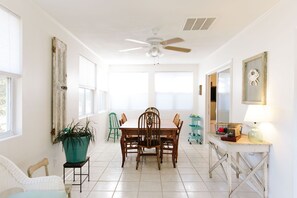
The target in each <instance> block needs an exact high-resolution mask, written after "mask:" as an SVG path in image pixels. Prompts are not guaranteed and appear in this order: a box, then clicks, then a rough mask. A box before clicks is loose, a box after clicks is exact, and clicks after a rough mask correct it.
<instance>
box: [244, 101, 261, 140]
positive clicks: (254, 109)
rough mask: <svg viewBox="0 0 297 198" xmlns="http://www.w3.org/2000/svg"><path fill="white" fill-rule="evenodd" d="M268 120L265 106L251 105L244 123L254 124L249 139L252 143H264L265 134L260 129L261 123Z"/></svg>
mask: <svg viewBox="0 0 297 198" xmlns="http://www.w3.org/2000/svg"><path fill="white" fill-rule="evenodd" d="M265 118H266V109H265V106H264V105H249V106H248V109H247V111H246V114H245V117H244V121H245V122H252V123H253V124H252V125H251V126H250V127H251V129H250V131H249V132H248V137H249V140H250V141H251V142H263V134H262V131H261V130H260V129H259V126H258V125H259V122H264V121H266V120H265Z"/></svg>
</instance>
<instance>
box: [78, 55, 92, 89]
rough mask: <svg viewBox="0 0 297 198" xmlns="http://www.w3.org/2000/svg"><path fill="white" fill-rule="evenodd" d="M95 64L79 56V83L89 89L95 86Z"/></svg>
mask: <svg viewBox="0 0 297 198" xmlns="http://www.w3.org/2000/svg"><path fill="white" fill-rule="evenodd" d="M95 72H96V64H95V63H93V62H91V61H89V60H88V59H86V58H84V57H82V56H80V57H79V85H80V86H81V87H86V88H90V89H95V87H96V79H95V76H96V75H95V74H96V73H95Z"/></svg>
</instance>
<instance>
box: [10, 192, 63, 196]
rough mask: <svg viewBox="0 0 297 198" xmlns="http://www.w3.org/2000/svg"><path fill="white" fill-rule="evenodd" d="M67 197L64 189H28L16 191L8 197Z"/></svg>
mask: <svg viewBox="0 0 297 198" xmlns="http://www.w3.org/2000/svg"><path fill="white" fill-rule="evenodd" d="M41 197H42V198H67V195H66V193H65V192H62V191H27V192H19V193H15V194H13V195H11V196H9V197H8V198H41Z"/></svg>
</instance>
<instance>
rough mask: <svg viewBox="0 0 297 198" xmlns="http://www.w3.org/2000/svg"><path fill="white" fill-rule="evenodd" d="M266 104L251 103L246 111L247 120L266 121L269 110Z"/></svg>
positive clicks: (245, 119) (245, 118)
mask: <svg viewBox="0 0 297 198" xmlns="http://www.w3.org/2000/svg"><path fill="white" fill-rule="evenodd" d="M266 111H267V110H266V108H265V106H264V105H249V106H248V109H247V111H246V114H245V117H244V121H245V122H264V121H267V119H266V117H267V112H266Z"/></svg>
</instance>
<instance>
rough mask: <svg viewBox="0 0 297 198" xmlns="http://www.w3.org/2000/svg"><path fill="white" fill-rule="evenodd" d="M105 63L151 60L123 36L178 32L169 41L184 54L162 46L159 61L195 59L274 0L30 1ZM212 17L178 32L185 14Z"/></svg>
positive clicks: (169, 35) (140, 37) (189, 61)
mask: <svg viewBox="0 0 297 198" xmlns="http://www.w3.org/2000/svg"><path fill="white" fill-rule="evenodd" d="M33 1H34V2H36V3H37V4H38V5H39V6H40V7H41V8H42V9H44V10H45V11H46V12H47V13H48V14H49V15H51V16H52V17H53V18H55V19H56V20H57V21H59V22H60V23H61V24H62V25H63V26H65V27H66V28H67V29H68V30H70V31H71V32H72V33H73V34H74V35H76V36H77V37H78V38H79V39H80V40H81V41H82V42H83V43H85V44H86V45H87V46H88V47H89V48H91V49H92V50H94V51H95V52H96V53H97V54H98V55H99V56H100V57H102V58H103V60H105V61H106V62H107V63H109V64H152V63H154V60H153V58H151V57H147V56H146V55H145V54H146V52H147V49H141V50H136V51H130V52H119V50H121V49H127V48H134V47H139V46H142V45H141V44H137V43H132V42H128V41H125V39H126V38H130V39H137V40H141V41H145V40H146V39H147V38H148V37H151V36H153V33H152V29H154V28H157V29H159V31H158V36H159V37H162V38H163V39H164V40H167V39H170V38H173V37H181V38H183V39H184V40H185V42H182V43H176V44H172V45H173V46H178V47H186V48H191V49H192V51H191V52H190V53H179V52H174V51H169V50H164V49H163V50H162V52H163V53H164V56H163V57H161V58H160V59H159V62H160V64H197V63H199V62H200V61H201V60H202V59H204V58H205V57H207V56H208V55H209V54H210V53H212V52H214V51H215V50H216V49H218V48H219V47H220V46H222V45H223V44H224V43H226V42H227V41H228V40H230V39H231V38H232V37H233V36H235V35H236V34H237V33H238V32H240V31H241V30H243V29H244V28H245V27H246V26H247V25H249V24H250V23H252V22H253V21H254V20H255V19H257V18H258V17H259V16H261V15H262V14H264V13H265V12H266V11H267V10H269V9H270V8H271V7H272V6H273V5H275V4H276V3H277V2H278V1H279V0H183V1H182V0H63V1H61V0H33ZM192 17H193V18H197V17H202V18H203V17H216V20H215V21H214V23H213V24H212V25H211V27H210V28H209V29H208V30H206V31H202V30H197V31H183V26H184V24H185V22H186V20H187V18H192Z"/></svg>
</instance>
